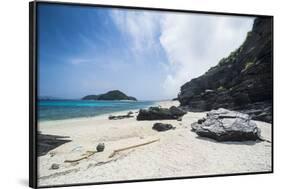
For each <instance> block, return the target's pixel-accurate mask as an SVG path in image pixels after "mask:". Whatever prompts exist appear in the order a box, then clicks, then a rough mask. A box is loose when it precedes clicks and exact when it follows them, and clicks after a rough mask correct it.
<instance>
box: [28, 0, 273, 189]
mask: <svg viewBox="0 0 281 189" xmlns="http://www.w3.org/2000/svg"><path fill="white" fill-rule="evenodd" d="M38 4H52V5H70V6H84V7H100V8H117V9H125V10H143V11H144V10H147V11H161V12H165V11H166V12H174V13H176V12H177V13H195V14H208V15H224V16H248V17H266V18H270V19H271V22H272V24H271V30H272V36H271V37H272V57H271V58H272V90H273V91H272V129H271V139H272V145H271V171H261V172H246V173H229V174H213V175H198V176H186V177H164V178H151V179H136V180H120V181H106V182H90V183H74V184H63V185H48V186H38V156H37V154H38V153H37V152H38V150H37V132H38V130H37V128H38V127H37V123H38V120H37V117H38V116H37V113H38V111H37V97H38V96H37V95H38V64H37V63H38V56H37V55H38V48H37V47H38V40H37V25H38V24H37V6H38ZM273 40H274V16H273V15H260V14H243V13H229V12H209V11H197V10H183V9H167V8H152V7H134V6H123V5H105V4H91V3H77V2H59V1H36V0H35V1H31V2H29V187H31V188H55V187H69V186H88V185H100V184H118V183H132V182H133V183H135V182H147V181H168V180H179V179H192V178H212V177H226V176H242V175H257V174H270V173H274V132H273V130H274V58H273V57H274V41H273Z"/></svg>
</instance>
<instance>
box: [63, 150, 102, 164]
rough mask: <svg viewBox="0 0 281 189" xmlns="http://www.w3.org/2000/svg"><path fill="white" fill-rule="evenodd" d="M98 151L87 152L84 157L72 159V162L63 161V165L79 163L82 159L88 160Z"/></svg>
mask: <svg viewBox="0 0 281 189" xmlns="http://www.w3.org/2000/svg"><path fill="white" fill-rule="evenodd" d="M97 152H98V151H96V150H95V151H87V153H88V154H86V155H84V156H83V157H81V158H78V159H74V160H65V161H64V163H75V162H79V161H81V160H83V159H88V158H89V157H91V156H92V155H94V154H95V153H97Z"/></svg>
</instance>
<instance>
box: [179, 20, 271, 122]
mask: <svg viewBox="0 0 281 189" xmlns="http://www.w3.org/2000/svg"><path fill="white" fill-rule="evenodd" d="M272 60H273V45H272V19H270V18H260V17H259V18H257V19H255V21H254V25H253V29H252V31H251V32H248V34H247V37H246V39H245V41H244V43H243V44H242V45H241V46H240V47H239V48H238V49H236V50H235V51H233V52H232V53H231V54H230V55H229V56H228V57H226V58H223V59H222V60H221V61H220V62H219V63H218V64H217V65H216V66H214V67H212V68H210V69H209V70H208V71H207V72H206V73H205V74H203V75H201V76H199V77H197V78H194V79H192V80H191V81H189V82H187V83H185V84H184V85H183V86H181V90H180V93H179V95H178V100H179V101H180V104H181V106H185V107H186V108H187V110H189V111H210V110H212V109H218V108H227V109H231V110H238V111H241V110H243V111H245V110H251V111H252V110H255V114H252V113H250V112H249V114H250V115H251V116H252V118H253V119H256V120H260V121H266V122H272V108H271V107H272V99H273V95H272V94H273V85H272V84H273V78H272V73H273V69H272V68H273V61H272ZM256 110H261V112H260V113H258V112H257V111H256Z"/></svg>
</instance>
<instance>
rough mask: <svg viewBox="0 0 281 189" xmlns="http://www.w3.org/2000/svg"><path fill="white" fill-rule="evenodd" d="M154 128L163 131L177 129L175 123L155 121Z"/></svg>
mask: <svg viewBox="0 0 281 189" xmlns="http://www.w3.org/2000/svg"><path fill="white" fill-rule="evenodd" d="M152 129H153V130H156V131H159V132H162V131H167V130H170V129H175V127H173V125H171V124H165V123H155V124H154V125H153V127H152Z"/></svg>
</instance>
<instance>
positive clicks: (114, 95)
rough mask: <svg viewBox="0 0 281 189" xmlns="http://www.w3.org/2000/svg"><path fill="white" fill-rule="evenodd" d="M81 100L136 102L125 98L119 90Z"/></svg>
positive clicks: (132, 98)
mask: <svg viewBox="0 0 281 189" xmlns="http://www.w3.org/2000/svg"><path fill="white" fill-rule="evenodd" d="M82 100H132V101H137V99H136V98H135V97H132V96H127V95H126V94H125V93H123V92H121V91H119V90H112V91H108V92H107V93H104V94H99V95H87V96H84V97H83V98H82Z"/></svg>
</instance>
